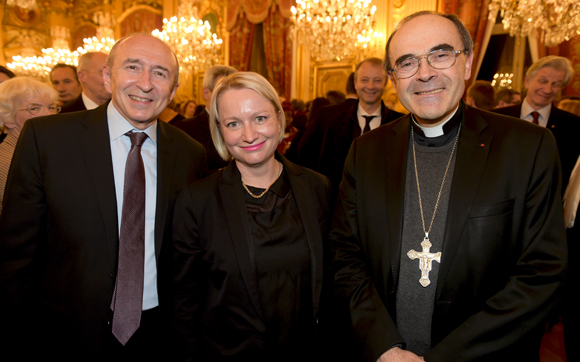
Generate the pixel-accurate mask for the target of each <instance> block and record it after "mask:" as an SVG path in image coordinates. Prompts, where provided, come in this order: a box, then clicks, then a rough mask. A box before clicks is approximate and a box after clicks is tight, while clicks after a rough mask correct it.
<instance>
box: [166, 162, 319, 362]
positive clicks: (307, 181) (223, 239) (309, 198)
mask: <svg viewBox="0 0 580 362" xmlns="http://www.w3.org/2000/svg"><path fill="white" fill-rule="evenodd" d="M276 158H277V159H278V160H279V161H280V162H282V164H283V165H284V168H285V170H286V172H287V175H288V178H289V181H290V186H291V189H292V193H293V195H294V198H295V200H296V204H297V206H298V210H299V211H300V217H301V219H302V222H303V225H304V231H305V233H306V237H307V239H308V245H309V246H310V260H311V272H312V278H311V280H312V283H313V284H312V297H313V300H312V304H313V311H314V315H313V316H312V323H313V325H314V324H316V323H317V322H318V321H317V318H318V312H319V307H320V299H321V293H322V278H323V254H322V253H323V248H324V246H323V243H324V242H325V241H326V238H327V231H328V229H327V228H328V222H329V218H330V211H329V209H328V201H329V195H330V183H329V182H328V180H327V179H326V178H325V177H323V176H322V175H319V174H317V173H315V172H313V171H310V170H308V169H305V168H302V167H300V166H297V165H294V164H292V163H290V162H289V161H288V160H286V159H285V158H284V157H283V156H281V155H279V154H278V153H277V156H276ZM244 192H245V191H244V188H243V186H242V180H241V175H240V173H239V171H238V170H237V166H236V164H235V162H232V163H230V165H229V166H228V167H226V168H225V169H223V170H221V171H219V172H217V173H214V174H212V175H210V176H208V177H207V178H205V179H203V180H200V181H198V182H195V183H193V184H192V185H190V186H188V187H187V188H186V189H184V191H183V192H182V193H181V194H180V195H179V198H178V200H177V204H176V207H175V219H174V240H175V247H176V258H175V260H176V266H177V269H176V277H175V282H176V326H177V332H178V335H179V337H178V340H179V348H178V350H179V354H180V357H181V358H180V360H193V361H196V360H199V361H214V360H221V359H226V358H225V357H226V356H230V359H228V360H232V361H258V360H259V361H261V360H263V358H262V359H260V356H263V353H264V349H265V348H266V346H267V344H266V340H267V336H265V335H264V329H265V324H264V320H263V317H262V308H261V300H260V290H259V289H258V286H259V280H258V279H257V278H256V274H255V271H254V263H253V261H252V258H253V253H252V252H251V251H250V249H249V248H251V247H252V245H253V242H252V237H251V230H250V224H249V222H248V214H247V211H246V202H245V200H244ZM218 356H219V357H218Z"/></svg>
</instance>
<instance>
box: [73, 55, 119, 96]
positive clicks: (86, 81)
mask: <svg viewBox="0 0 580 362" xmlns="http://www.w3.org/2000/svg"><path fill="white" fill-rule="evenodd" d="M106 61H107V55H106V54H103V53H95V54H94V55H93V57H92V58H91V61H90V63H89V65H88V67H87V68H86V69H82V70H79V71H78V76H79V79H80V81H81V82H82V83H83V88H84V90H85V93H86V95H87V96H89V98H90V99H92V100H93V101H94V102H95V103H97V104H103V103H104V102H106V101H107V100H108V99H109V98H111V93H110V92H108V91H107V90H106V89H105V84H104V82H103V66H104V65H105V62H106Z"/></svg>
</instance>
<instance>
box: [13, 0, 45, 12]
mask: <svg viewBox="0 0 580 362" xmlns="http://www.w3.org/2000/svg"><path fill="white" fill-rule="evenodd" d="M6 5H8V6H18V7H19V8H21V9H24V10H34V9H37V8H38V4H36V0H7V1H6Z"/></svg>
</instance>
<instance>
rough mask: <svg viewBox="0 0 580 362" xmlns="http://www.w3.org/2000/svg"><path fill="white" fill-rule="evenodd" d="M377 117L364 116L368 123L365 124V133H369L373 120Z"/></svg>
mask: <svg viewBox="0 0 580 362" xmlns="http://www.w3.org/2000/svg"><path fill="white" fill-rule="evenodd" d="M375 117H376V116H363V118H364V119H365V120H366V121H367V123H366V124H365V129H364V130H363V134H365V133H367V132H368V131H370V130H371V121H372V120H373V118H375Z"/></svg>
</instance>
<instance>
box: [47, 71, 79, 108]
mask: <svg viewBox="0 0 580 362" xmlns="http://www.w3.org/2000/svg"><path fill="white" fill-rule="evenodd" d="M50 82H51V83H52V87H53V88H54V89H55V90H56V91H57V92H58V97H59V101H60V103H61V104H65V103H66V102H70V101H72V100H74V99H76V98H77V97H78V96H80V95H81V92H82V91H83V89H82V87H81V83H80V82H79V78H78V76H77V68H76V67H75V66H74V65H69V64H63V63H59V64H57V65H55V66H54V67H52V70H51V71H50Z"/></svg>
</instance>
